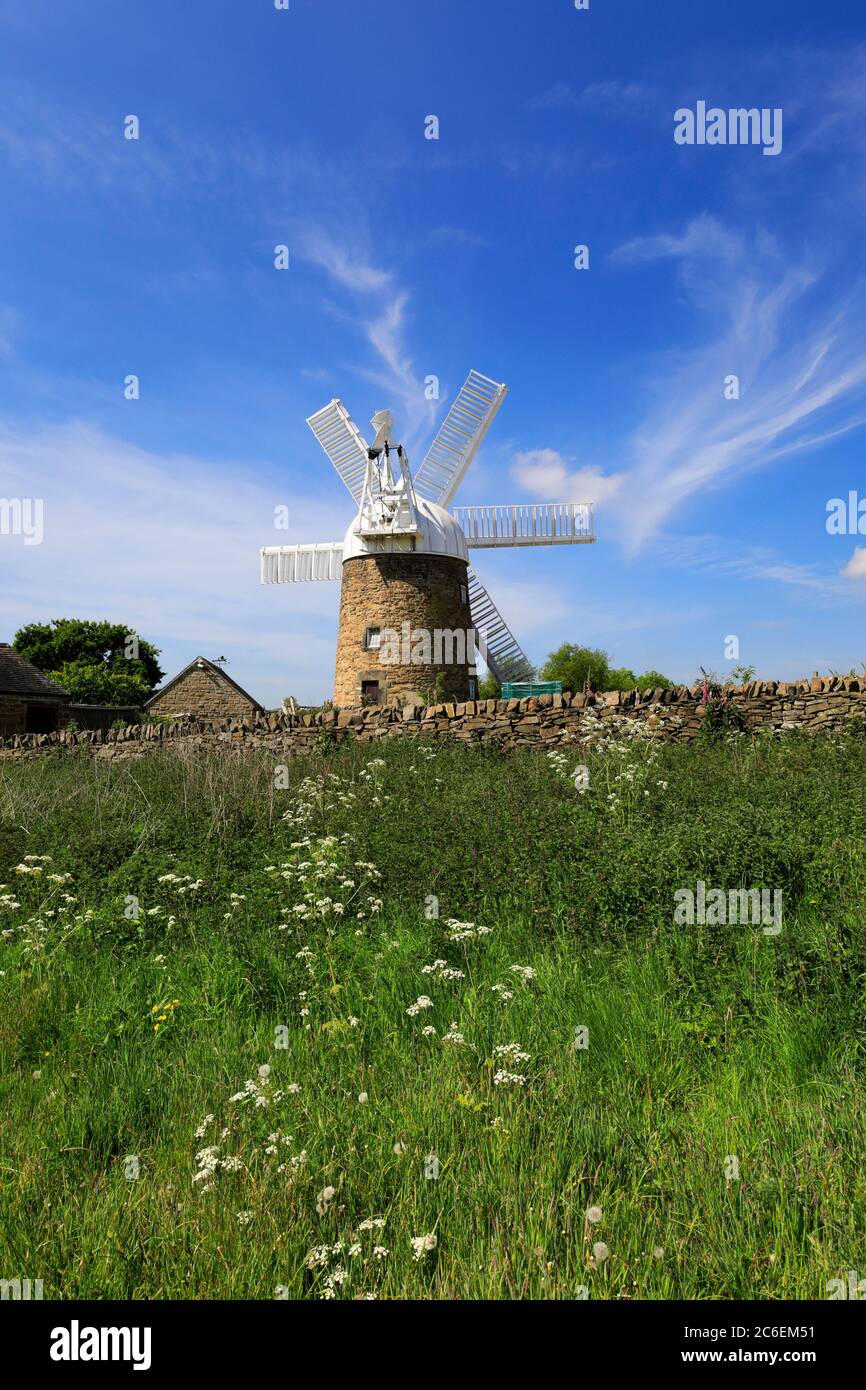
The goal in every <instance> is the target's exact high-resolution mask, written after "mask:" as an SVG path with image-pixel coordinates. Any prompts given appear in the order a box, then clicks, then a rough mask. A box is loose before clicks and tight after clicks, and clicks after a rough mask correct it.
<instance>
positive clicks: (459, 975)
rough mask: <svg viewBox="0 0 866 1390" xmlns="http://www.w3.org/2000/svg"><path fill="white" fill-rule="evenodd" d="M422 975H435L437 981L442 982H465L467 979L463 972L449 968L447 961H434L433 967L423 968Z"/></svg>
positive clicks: (426, 966)
mask: <svg viewBox="0 0 866 1390" xmlns="http://www.w3.org/2000/svg"><path fill="white" fill-rule="evenodd" d="M421 974H422V975H433V976H434V977H435V979H436V980H437V981H442V980H463V979H465V978H466V977H465V976H464V974H463V971H462V970H455V969H453V967H451V966H449V964H448V962H447V960H434V962H433V964H432V965H424V966H422V967H421Z"/></svg>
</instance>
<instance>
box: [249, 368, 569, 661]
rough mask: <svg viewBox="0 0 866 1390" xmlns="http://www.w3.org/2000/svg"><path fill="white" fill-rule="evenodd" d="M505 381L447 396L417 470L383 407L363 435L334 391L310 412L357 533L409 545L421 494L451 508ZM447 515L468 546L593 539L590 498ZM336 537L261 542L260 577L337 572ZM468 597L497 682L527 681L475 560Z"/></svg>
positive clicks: (266, 580)
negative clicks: (351, 507)
mask: <svg viewBox="0 0 866 1390" xmlns="http://www.w3.org/2000/svg"><path fill="white" fill-rule="evenodd" d="M507 392H508V388H507V387H506V386H505V385H503V384H501V383H499V382H496V381H492V380H491V379H490V377H486V376H482V374H481V373H480V372H476V371H471V372H470V373H469V375H468V377H467V378H466V381H465V382H464V383H463V386H462V387H461V388H460V391H459V392H458V393H457V396H456V397H455V398H454V401H453V402H452V404H451V407H450V409H449V411H448V413H447V415H446V416H445V419H444V420H443V421H442V424H441V425H440V427H439V430H438V433H437V434H436V437H435V438H434V440H433V443H432V444H431V445H430V448H429V450H428V452H427V454H426V455H425V457H424V460H423V462H422V463H421V465H420V467H419V468H418V470H417V472H416V473H415V474H414V476H413V474H412V471H411V468H410V465H409V459H408V456H407V454H406V451H405V449H403V447H402V446H401V445H400V444H397V443H396V442H395V438H394V421H393V419H392V417H391V414H390V412H389V411H387V410H383V411H379V412H378V413H377V414H376V415H374V416H373V420H372V425H373V428H374V430H375V431H376V433H375V436H374V439H373V442H372V444H368V443H367V442H366V440H365V439H364V437H363V435H362V434H361V432H360V430H359V429H358V426H357V425H356V424H355V422H354V420H353V419H352V418H351V416H350V415H349V412H348V411H347V410H346V407H345V406H344V405H343V403H342V401H339V400H332V401H330V402H329V404H328V405H326V406H323V408H322V409H321V410H319V411H317V412H316V414H315V415H311V416H310V417H309V419H308V421H307V424H308V425H309V427H310V429H311V430H312V432H313V434H314V435H315V436H316V438H317V439H318V441H319V443H320V444H321V446H322V448H323V450H324V451H325V453H326V454H327V456H328V458H329V459H330V461H331V463H332V464H333V466H334V468H335V469H336V471H337V472H338V473H339V475H340V477H341V478H342V480H343V482H344V484H345V486H346V488H347V489H348V491H349V494H350V495H351V497H352V498H353V500H354V502H355V505H356V507H357V509H358V511H357V517H356V520H355V524H354V526H353V528H352V532H353V534H354V535H355V536H357V537H358V538H359V539H362V540H368V541H375V540H376V539H377V538H385V537H391V538H395V542H396V543H397V544H398V545H405V546H406V547H407V548H411V547H412V546H413V545H414V539H415V537H416V535H417V533H418V531H419V529H420V528H419V525H418V517H417V506H418V499H419V498H421V499H424V500H425V501H426V502H429V503H433V504H435V505H436V506H439V507H443V508H446V509H447V508H449V507H450V506H451V503H452V501H453V498H454V495H455V493H456V491H457V489H458V487H459V486H460V483H461V482H462V480H463V478H464V477H465V475H466V472H467V470H468V468H469V466H470V464H471V463H472V460H473V459H474V457H475V455H476V454H477V452H478V450H479V448H480V446H481V444H482V442H483V440H484V437H485V435H486V434H487V431H488V430H489V428H490V426H491V424H492V423H493V420H494V418H495V416H496V414H497V411H498V410H499V408H500V406H501V405H502V402H503V400H504V399H505V396H506V394H507ZM451 517H452V519H453V521H454V522H456V524H457V525H458V526H459V528H460V530H461V531H462V533H463V536H464V539H465V541H466V545H467V547H468V549H470V550H492V549H514V548H519V547H525V546H550V545H586V544H591V543H592V542H593V541H594V540H595V529H594V519H593V509H592V505H591V504H590V503H587V502H535V503H523V502H521V503H515V504H513V505H504V506H503V505H487V506H467V507H454V508H453V511H452V512H451ZM344 556H345V543H344V542H343V541H327V542H325V543H321V544H301V545H282V546H264V547H263V549H262V550H261V577H262V583H263V584H294V583H304V582H312V581H315V580H327V579H339V578H340V575H341V572H342V562H343V559H344ZM468 587H469V606H470V611H471V613H472V622H473V626H474V628H475V632H476V639H477V645H478V650H479V653H480V655H481V656H482V658H483V660H484V662H485V663H486V665H487V667H488V669H489V670H490V671H491V672H492V673H493V675H494V676H495V677H496V679H497V680H498V681H499V682H500V684H504V683H505V682H509V681H529V680H532V679H533V678H534V677H535V674H536V673H535V668H534V667H533V665H532V663H531V662H530V661H529V658H528V657H527V656H526V654H525V652H524V651H523V650H522V648H521V646H520V644H519V643H518V641H517V639H516V638H515V636H514V634H513V633H512V631H511V629H510V628H509V627H508V624H507V623H506V621H505V619H504V618H503V617H502V614H501V613H500V612H499V609H498V608H497V606H496V604H495V603H494V601H493V599H492V598H491V596H490V594H489V592H488V590H487V588H486V587H485V585H484V584H483V583H482V582H481V579H480V578H479V577H478V575H477V574H476V572H475V570H474V569H473V567H472V566H471V565H470V566H469V567H468Z"/></svg>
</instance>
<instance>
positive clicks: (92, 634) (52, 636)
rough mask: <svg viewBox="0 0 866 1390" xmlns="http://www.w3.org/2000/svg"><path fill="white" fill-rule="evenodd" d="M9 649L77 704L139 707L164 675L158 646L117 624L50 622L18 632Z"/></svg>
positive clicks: (67, 619) (88, 621)
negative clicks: (66, 692)
mask: <svg viewBox="0 0 866 1390" xmlns="http://www.w3.org/2000/svg"><path fill="white" fill-rule="evenodd" d="M12 645H13V647H14V648H15V650H16V651H17V652H20V654H21V656H23V657H24V658H25V660H26V661H29V662H31V663H32V665H34V666H35V667H36V668H37V669H38V670H40V671H44V672H45V674H46V676H48V677H49V679H51V680H53V681H56V682H57V684H58V685H61V686H63V688H64V690H68V691H69V693H70V695H71V696H72V697H73V699H74V700H78V701H80V702H81V703H82V704H96V705H131V706H134V707H138V706H140V705H142V704H143V703H144V701H145V700H147V699H148V698H149V696H151V695H152V694H153V691H154V690H155V688H156V686H157V685H158V684H159V682H160V681H161V680H162V677H163V675H164V672H163V671H162V670H161V669H160V666H159V662H158V661H157V657H158V656H159V651H158V650H157V648H156V647H154V646H152V645H151V643H150V642H145V641H144V640H143V639H142V638H140V637H139V636H138V634H137V633H136V632H134V631H133V630H132V628H128V627H124V626H123V624H122V623H109V622H107V621H103V622H95V621H91V620H89V619H86V618H54V619H53V620H52V622H50V623H30V624H28V626H27V627H22V628H20V629H19V631H18V632H16V634H15V636H14V638H13V640H12Z"/></svg>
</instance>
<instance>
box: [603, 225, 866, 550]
mask: <svg viewBox="0 0 866 1390" xmlns="http://www.w3.org/2000/svg"><path fill="white" fill-rule="evenodd" d="M612 260H613V261H614V262H615V263H617V262H618V263H621V264H632V265H650V264H652V263H653V262H655V261H658V260H672V261H673V262H674V263H675V264H676V266H677V269H678V273H679V277H680V282H681V285H682V287H683V289H684V291H685V294H686V298H687V300H690V301H691V302H692V304H693V306H695V307H696V308H697V309H699V310H700V311H701V314H702V315H703V318H704V321H705V323H706V331H705V335H704V338H703V341H702V342H698V343H696V344H690V345H689V346H688V348H685V347H684V348H677V349H674V350H671V351H670V352H669V353H668V354H666V355H665V356H664V357H660V358H657V359H656V363H655V366H654V373H653V376H654V379H653V381H652V382H651V383H650V386H651V399H652V403H651V405H650V407H649V410H648V412H647V414H646V416H645V418H644V420H643V421H642V423H641V424H640V426H639V428H638V429H637V430H636V432H635V433H634V435H633V437H632V439H631V441H630V444H629V447H628V449H627V452H626V455H625V457H626V459H627V461H628V463H629V469H628V474H627V487H626V488H625V489H623V490H622V491H621V493H620V498H619V501H620V503H621V504H622V507H621V510H620V513H619V520H620V522H621V525H622V534H623V536H624V538H625V539H626V541H627V543H628V544H629V545H630V546H631V547H634V548H637V547H638V546H640V545H641V544H643V543H644V542H645V541H646V540H648V539H650V538H651V537H654V536H657V535H658V533H659V529H660V527H661V525H662V523H663V522H664V520H665V519H666V518H667V517H668V516H670V515H671V514H672V513H673V512H675V511H676V510H677V509H678V508H680V507H681V506H682V505H683V503H684V502H686V500H687V499H688V498H690V497H691V496H692V495H693V494H695V493H701V492H706V491H708V490H710V489H713V488H717V487H719V486H721V485H722V484H724V483H729V482H730V481H732V480H733V479H734V478H735V477H737V476H739V475H740V474H742V473H743V472H744V471H746V470H747V469H752V468H756V467H761V466H766V465H767V464H769V463H771V462H775V461H776V460H778V459H781V458H784V457H786V456H788V455H791V454H793V453H795V452H801V451H803V450H806V449H815V448H817V447H818V445H820V444H821V443H823V442H824V441H825V440H827V439H831V438H838V437H839V436H840V435H842V434H844V433H846V432H848V431H850V430H852V429H855V428H857V427H858V426H859V425H860V424H861V423H862V422H863V420H864V419H866V350H864V348H866V343H864V331H863V324H864V315H863V294H862V291H858V290H857V289H854V290H851V291H849V292H848V294H847V297H846V299H845V301H844V303H834V302H832V300H829V301H828V299H827V297H826V296H821V295H820V294H819V293H818V289H819V286H820V279H821V274H820V270H819V269H817V268H815V267H814V266H812V265H808V266H807V265H805V264H801V263H800V262H799V261H797V260H796V259H793V260H792V259H790V258H787V259H786V258H785V257H784V256H783V255H782V253H781V251H780V249H779V248H778V246H777V245H776V244H775V243H774V242H773V240H772V239H771V238H769V237H766V236H764V235H762V234H760V233H757V234H756V235H755V236H753V237H752V238H751V239H750V240H747V239H746V238H745V237H742V236H740V235H739V234H734V233H731V232H730V231H729V230H728V229H727V228H725V227H723V226H722V225H721V224H720V223H719V222H717V221H716V220H715V219H714V218H710V217H706V216H704V217H700V218H696V219H694V220H693V221H692V222H690V223H689V224H688V225H687V227H686V228H685V229H684V231H682V232H681V233H679V234H662V235H657V236H653V237H648V238H644V239H640V240H637V241H631V242H628V243H627V244H626V245H624V246H622V247H620V248H619V250H618V251H616V252H615V253H614V254H613V257H612ZM813 290H814V291H815V293H812V291H813ZM732 375H735V376H736V377H738V378H739V399H726V397H725V384H726V380H727V379H728V378H729V377H730V376H732ZM626 499H627V508H626Z"/></svg>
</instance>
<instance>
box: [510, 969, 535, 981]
mask: <svg viewBox="0 0 866 1390" xmlns="http://www.w3.org/2000/svg"><path fill="white" fill-rule="evenodd" d="M509 969H510V971H511V973H512V975H519V976H520V978H521V980H522V981H523V983H524V984H527V985H528V984H529V981H530V980H534V979H535V973H536V972H535V971H534V970H533V968H532V966H531V965H511V966H509Z"/></svg>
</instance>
